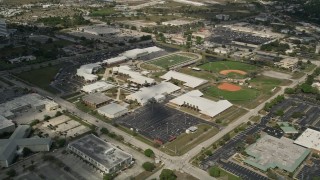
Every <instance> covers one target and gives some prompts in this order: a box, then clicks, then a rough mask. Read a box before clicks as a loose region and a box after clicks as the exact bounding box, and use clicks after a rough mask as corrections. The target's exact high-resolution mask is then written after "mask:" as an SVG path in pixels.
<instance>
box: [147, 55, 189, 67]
mask: <svg viewBox="0 0 320 180" xmlns="http://www.w3.org/2000/svg"><path fill="white" fill-rule="evenodd" d="M192 58H193V57H189V56H187V55H185V56H182V55H179V54H172V55H168V56H165V57H160V58H156V59H153V60H151V61H149V62H147V63H150V64H153V65H156V66H160V67H162V68H167V67H172V66H175V65H177V64H181V63H183V62H187V61H190V60H191V59H192Z"/></svg>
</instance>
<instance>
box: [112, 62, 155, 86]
mask: <svg viewBox="0 0 320 180" xmlns="http://www.w3.org/2000/svg"><path fill="white" fill-rule="evenodd" d="M112 71H113V72H118V73H121V74H125V75H127V76H129V77H130V78H129V79H128V80H129V81H131V82H134V83H137V84H145V83H148V84H152V83H154V82H155V80H154V79H152V78H149V77H146V76H143V75H142V74H141V73H140V72H137V71H133V70H131V68H130V67H129V66H119V67H114V68H112Z"/></svg>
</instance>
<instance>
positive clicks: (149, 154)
mask: <svg viewBox="0 0 320 180" xmlns="http://www.w3.org/2000/svg"><path fill="white" fill-rule="evenodd" d="M144 155H145V156H147V157H153V156H154V152H153V151H152V150H151V149H146V150H145V151H144Z"/></svg>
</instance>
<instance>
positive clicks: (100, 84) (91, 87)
mask: <svg viewBox="0 0 320 180" xmlns="http://www.w3.org/2000/svg"><path fill="white" fill-rule="evenodd" d="M113 87H115V86H114V85H112V84H108V83H106V82H104V81H97V82H95V83H92V84H88V85H85V86H83V87H82V89H81V90H82V91H83V92H86V93H89V94H90V93H96V92H103V91H107V90H109V89H111V88H113Z"/></svg>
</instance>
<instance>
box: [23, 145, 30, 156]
mask: <svg viewBox="0 0 320 180" xmlns="http://www.w3.org/2000/svg"><path fill="white" fill-rule="evenodd" d="M22 154H23V157H27V156H29V155H30V154H32V151H31V149H29V148H27V147H25V148H23V151H22Z"/></svg>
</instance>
